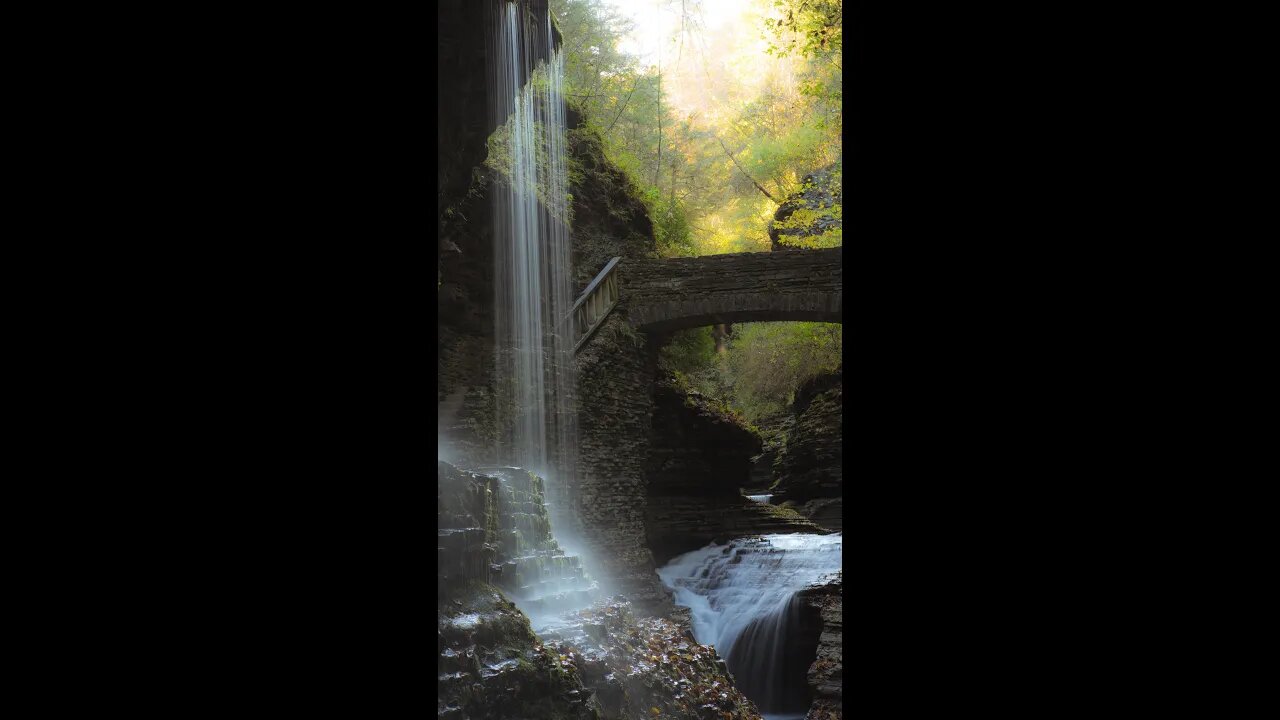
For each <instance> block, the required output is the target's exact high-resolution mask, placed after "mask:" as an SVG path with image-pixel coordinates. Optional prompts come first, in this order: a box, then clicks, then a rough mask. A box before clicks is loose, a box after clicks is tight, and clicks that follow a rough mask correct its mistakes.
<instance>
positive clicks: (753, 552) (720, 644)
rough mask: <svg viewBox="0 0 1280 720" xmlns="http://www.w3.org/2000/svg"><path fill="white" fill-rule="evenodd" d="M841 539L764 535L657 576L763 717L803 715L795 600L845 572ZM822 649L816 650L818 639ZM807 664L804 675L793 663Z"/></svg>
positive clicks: (710, 550) (698, 553) (678, 562)
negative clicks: (789, 714)
mask: <svg viewBox="0 0 1280 720" xmlns="http://www.w3.org/2000/svg"><path fill="white" fill-rule="evenodd" d="M841 548H842V537H841V536H840V535H839V534H835V535H807V534H795V535H764V536H760V537H755V538H746V539H743V540H736V541H733V542H731V543H729V544H727V545H716V544H712V545H708V546H707V547H705V548H702V549H701V550H695V551H693V552H689V553H685V554H684V555H680V556H679V557H676V558H674V559H673V560H672V561H671V562H670V563H668V564H667V565H666V566H664V567H662V568H660V569H659V570H658V575H659V576H660V577H661V578H662V581H663V583H665V584H666V585H667V587H668V588H670V589H671V590H672V592H673V593H674V595H675V599H676V602H677V603H679V604H681V605H684V606H686V607H688V608H689V609H690V618H691V620H692V623H693V634H694V637H695V638H696V639H697V640H698V642H700V643H704V644H708V645H714V646H715V648H716V651H717V652H718V653H719V654H720V656H721V657H723V658H725V661H726V662H727V664H728V666H729V670H730V671H731V672H732V673H733V674H734V677H735V679H736V681H737V684H738V687H739V688H740V689H741V690H742V692H743V693H745V694H746V695H747V697H749V698H751V699H752V700H753V701H755V703H756V704H757V705H758V706H759V707H760V709H761V711H763V712H766V713H770V717H772V716H774V715H775V714H776V715H778V716H785V715H786V714H787V713H788V712H797V711H802V710H803V708H804V707H805V706H806V705H807V698H808V690H807V689H806V687H805V684H804V683H805V680H804V673H805V671H806V670H807V669H808V665H809V663H811V662H812V658H813V654H812V651H813V648H805V647H801V646H800V645H802V644H803V643H804V638H803V637H801V635H803V633H802V632H801V631H802V626H803V622H802V620H801V617H800V613H801V611H802V608H801V602H802V601H801V600H800V598H798V597H797V596H796V593H798V592H799V591H801V590H803V589H804V588H806V587H809V586H811V585H814V584H816V583H819V582H821V581H823V580H824V579H827V578H830V577H831V576H833V575H834V574H835V573H837V572H839V571H840V569H841ZM814 637H815V642H816V635H815V636H814ZM806 653H807V658H808V660H806V661H805V662H804V663H803V667H797V663H796V662H795V660H794V658H797V657H805V656H806Z"/></svg>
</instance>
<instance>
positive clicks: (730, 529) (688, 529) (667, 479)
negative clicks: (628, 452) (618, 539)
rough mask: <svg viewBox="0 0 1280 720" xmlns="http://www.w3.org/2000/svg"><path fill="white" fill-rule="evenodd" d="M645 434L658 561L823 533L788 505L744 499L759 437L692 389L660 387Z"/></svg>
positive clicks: (651, 539)
mask: <svg viewBox="0 0 1280 720" xmlns="http://www.w3.org/2000/svg"><path fill="white" fill-rule="evenodd" d="M650 432H651V440H650V449H649V457H648V462H647V463H646V464H645V482H646V486H647V487H646V496H647V497H646V500H645V504H646V507H645V530H646V533H645V535H646V539H647V542H648V545H649V547H650V549H651V550H652V551H653V555H654V561H655V562H656V563H657V564H658V565H663V564H665V563H666V562H667V561H669V560H671V558H673V557H675V556H676V555H680V554H682V553H686V552H689V551H691V550H697V549H698V548H701V547H704V546H705V545H707V544H708V543H711V542H720V543H724V542H728V541H730V540H733V539H735V538H740V537H745V536H747V535H755V534H763V533H792V532H810V533H812V532H821V529H820V528H818V527H815V526H814V525H813V524H812V523H810V522H808V521H806V520H805V519H804V518H802V517H800V516H799V515H797V514H796V513H794V512H792V511H790V510H788V509H785V508H778V507H773V506H770V505H765V504H762V503H758V502H755V501H752V500H748V499H747V498H745V497H743V495H742V493H741V488H743V487H745V486H747V485H748V483H749V482H750V473H751V469H752V465H751V457H752V456H754V455H756V454H758V453H759V452H760V438H758V437H756V436H755V435H754V434H753V433H751V432H750V431H749V430H747V429H746V428H744V427H743V426H742V425H741V424H740V423H739V422H738V421H737V420H736V419H734V418H732V417H730V416H727V415H724V414H723V413H721V412H720V411H718V410H717V409H715V408H714V407H712V406H711V405H710V404H709V403H708V402H706V401H705V400H704V399H703V398H702V397H701V396H699V395H697V394H696V393H692V394H686V392H685V391H683V390H681V389H679V388H677V387H675V386H674V385H673V384H671V383H664V384H662V385H660V386H658V388H657V390H656V391H655V393H654V402H653V414H652V421H651V430H650Z"/></svg>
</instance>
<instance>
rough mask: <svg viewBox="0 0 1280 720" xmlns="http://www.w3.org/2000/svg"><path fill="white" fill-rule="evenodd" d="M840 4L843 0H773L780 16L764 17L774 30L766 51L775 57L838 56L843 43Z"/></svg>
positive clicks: (767, 24)
mask: <svg viewBox="0 0 1280 720" xmlns="http://www.w3.org/2000/svg"><path fill="white" fill-rule="evenodd" d="M843 5H844V2H843V0H774V2H773V6H774V7H775V8H777V9H778V10H780V11H781V14H782V17H781V18H780V19H776V20H775V19H766V20H765V25H766V26H767V27H769V28H770V29H771V30H773V34H774V37H773V40H774V42H771V43H770V44H769V49H768V50H766V52H768V53H769V54H770V55H777V56H778V57H786V56H788V55H791V54H793V53H798V54H800V55H802V56H804V57H819V56H825V55H833V54H834V55H837V56H838V55H839V54H840V52H841V50H842V49H843V45H844V36H843V32H842V30H841V22H842V16H843V12H844V8H843Z"/></svg>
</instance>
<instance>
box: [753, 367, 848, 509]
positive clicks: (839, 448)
mask: <svg viewBox="0 0 1280 720" xmlns="http://www.w3.org/2000/svg"><path fill="white" fill-rule="evenodd" d="M843 406H844V392H843V380H842V373H841V371H837V372H835V373H833V374H829V375H820V376H818V377H816V378H814V379H812V380H810V381H809V382H807V383H805V384H804V385H803V386H802V387H801V388H800V390H798V391H797V392H796V399H795V402H794V403H793V404H792V414H793V417H794V418H795V420H794V422H793V423H792V424H791V425H790V427H789V428H788V431H787V438H786V442H785V444H784V445H783V447H782V450H781V451H780V452H779V453H778V456H777V458H776V459H775V460H774V476H775V477H776V478H777V481H776V484H775V485H774V486H773V488H772V490H771V492H772V493H773V499H772V502H773V503H775V504H782V503H786V504H787V506H788V507H793V508H795V509H796V510H797V511H799V512H800V513H801V514H804V515H805V516H807V517H809V518H810V519H811V520H813V521H814V522H816V523H818V524H819V525H822V526H823V527H826V528H829V529H831V530H840V529H841V510H842V507H841V506H842V502H841V496H842V493H843V486H844V479H843V478H844V450H843V435H844V415H843Z"/></svg>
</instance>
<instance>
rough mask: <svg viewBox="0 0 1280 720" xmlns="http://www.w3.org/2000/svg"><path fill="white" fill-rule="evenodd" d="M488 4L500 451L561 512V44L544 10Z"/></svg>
mask: <svg viewBox="0 0 1280 720" xmlns="http://www.w3.org/2000/svg"><path fill="white" fill-rule="evenodd" d="M492 5H493V7H492V9H491V12H490V14H489V23H490V28H489V29H490V32H489V42H490V43H491V46H490V48H489V50H490V52H489V57H490V58H493V59H494V61H493V64H492V67H491V73H490V87H489V97H490V100H491V111H492V113H493V116H492V120H493V123H494V125H495V126H496V127H498V131H497V132H496V133H495V134H494V137H493V138H490V143H489V155H490V157H489V160H488V163H489V164H490V166H492V167H495V168H497V169H498V171H499V172H500V173H502V175H504V176H505V182H500V183H496V184H495V186H494V188H493V190H494V192H493V202H494V237H493V243H494V292H495V298H494V300H495V303H494V317H495V324H494V331H495V341H496V342H495V347H496V365H495V371H496V377H497V388H496V390H497V403H496V405H497V407H496V412H497V426H498V427H499V428H500V437H499V447H498V458H499V461H500V462H503V463H510V464H512V465H516V466H519V467H523V468H527V469H529V470H532V471H534V472H535V473H537V474H538V475H540V476H542V477H543V478H545V479H546V481H547V486H548V488H547V489H548V498H547V500H548V505H549V506H550V507H551V509H552V513H553V516H554V517H556V518H565V517H566V510H567V508H566V505H567V495H568V488H569V487H570V486H571V485H572V484H573V478H574V475H575V472H576V467H575V464H576V463H575V454H576V441H577V427H576V421H575V412H576V411H575V397H574V384H575V383H574V365H573V342H574V338H575V335H574V329H573V323H572V319H571V318H570V317H569V307H570V305H571V304H572V302H573V299H574V297H573V296H574V290H575V288H574V286H573V279H572V278H573V274H572V268H571V251H572V246H571V242H570V237H569V224H568V223H569V215H570V203H569V201H568V180H567V174H566V163H565V153H566V150H567V148H566V140H565V133H566V123H565V104H564V96H563V82H564V80H563V79H564V56H563V53H562V52H561V51H560V50H557V49H554V44H555V43H554V40H553V36H552V33H553V31H552V24H551V17H550V11H549V10H547V9H545V8H544V9H543V11H542V12H541V14H540V15H539V14H538V13H535V11H534V10H532V9H531V6H530V5H528V4H524V3H515V2H503V3H493V4H492ZM538 57H543V58H549V60H547V61H545V62H540V63H536V64H535V62H534V58H538ZM559 524H561V525H563V523H559Z"/></svg>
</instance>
